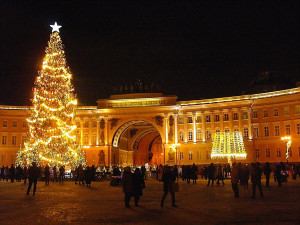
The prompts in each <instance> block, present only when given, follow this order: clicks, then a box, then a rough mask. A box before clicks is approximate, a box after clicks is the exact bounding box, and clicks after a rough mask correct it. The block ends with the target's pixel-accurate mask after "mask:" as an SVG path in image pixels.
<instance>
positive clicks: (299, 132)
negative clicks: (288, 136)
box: [297, 123, 300, 134]
mask: <svg viewBox="0 0 300 225" xmlns="http://www.w3.org/2000/svg"><path fill="white" fill-rule="evenodd" d="M297 134H300V123H297Z"/></svg>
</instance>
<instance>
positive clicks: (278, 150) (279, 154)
mask: <svg viewBox="0 0 300 225" xmlns="http://www.w3.org/2000/svg"><path fill="white" fill-rule="evenodd" d="M276 155H277V158H280V157H281V151H280V148H277V149H276Z"/></svg>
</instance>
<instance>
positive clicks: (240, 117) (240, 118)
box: [238, 109, 243, 134]
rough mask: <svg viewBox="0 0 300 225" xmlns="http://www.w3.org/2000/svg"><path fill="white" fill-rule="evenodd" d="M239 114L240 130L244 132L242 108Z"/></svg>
mask: <svg viewBox="0 0 300 225" xmlns="http://www.w3.org/2000/svg"><path fill="white" fill-rule="evenodd" d="M238 115H239V131H240V132H242V134H243V128H242V111H241V109H238Z"/></svg>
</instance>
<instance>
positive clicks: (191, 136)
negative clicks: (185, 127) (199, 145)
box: [188, 130, 193, 141]
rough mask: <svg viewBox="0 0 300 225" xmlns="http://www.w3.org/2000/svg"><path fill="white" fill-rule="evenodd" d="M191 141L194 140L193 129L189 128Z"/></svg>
mask: <svg viewBox="0 0 300 225" xmlns="http://www.w3.org/2000/svg"><path fill="white" fill-rule="evenodd" d="M188 134H189V141H192V140H193V130H189V133H188Z"/></svg>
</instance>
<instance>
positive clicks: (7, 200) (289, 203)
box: [0, 180, 300, 225]
mask: <svg viewBox="0 0 300 225" xmlns="http://www.w3.org/2000/svg"><path fill="white" fill-rule="evenodd" d="M225 182H226V185H225V186H222V185H219V186H214V187H211V186H210V187H207V186H206V181H205V180H199V181H198V182H197V185H192V184H186V183H185V182H182V181H181V182H180V192H179V193H176V204H178V206H179V207H178V208H172V207H171V197H170V196H168V197H167V199H166V202H165V207H164V208H160V198H161V196H162V183H159V182H157V181H154V180H149V181H148V180H147V181H146V189H145V190H144V196H142V198H141V201H140V207H138V208H136V207H135V206H133V205H134V204H132V202H131V205H132V207H131V209H126V208H124V203H123V194H122V191H121V188H120V187H110V186H109V183H108V181H104V182H96V183H92V188H91V189H88V188H86V187H84V186H78V185H76V186H75V184H74V183H73V182H70V181H69V182H65V183H64V184H58V183H50V186H45V185H44V183H41V182H40V183H39V184H38V189H37V193H36V196H32V195H29V196H26V195H25V189H26V187H27V186H24V185H23V184H22V183H6V182H2V181H1V182H0V224H1V225H2V224H3V225H4V224H20V225H25V224H180V225H185V224H247V225H249V224H282V225H289V224H300V181H299V180H298V181H296V182H295V181H289V182H288V183H287V184H283V187H282V188H278V187H277V186H276V184H275V183H273V182H271V187H270V188H268V189H267V188H264V194H265V198H264V199H260V197H257V198H256V199H255V200H253V199H250V197H251V196H250V191H251V188H250V189H249V192H248V191H247V190H246V191H244V190H243V189H242V188H241V187H240V195H241V196H240V198H238V199H237V198H233V192H232V189H231V184H230V181H229V180H226V181H225Z"/></svg>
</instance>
